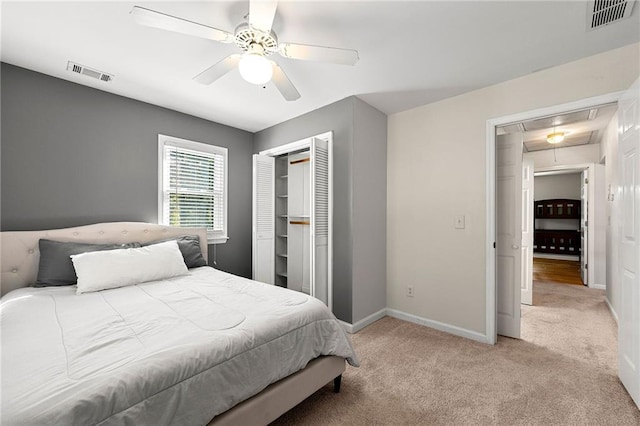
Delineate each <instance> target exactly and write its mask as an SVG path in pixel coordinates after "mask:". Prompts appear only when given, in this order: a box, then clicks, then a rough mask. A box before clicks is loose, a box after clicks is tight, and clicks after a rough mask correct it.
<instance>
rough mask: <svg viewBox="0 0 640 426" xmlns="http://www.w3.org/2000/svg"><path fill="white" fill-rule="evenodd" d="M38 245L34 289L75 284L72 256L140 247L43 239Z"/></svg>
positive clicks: (138, 244)
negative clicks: (36, 277)
mask: <svg viewBox="0 0 640 426" xmlns="http://www.w3.org/2000/svg"><path fill="white" fill-rule="evenodd" d="M38 245H39V247H40V265H39V267H38V279H37V280H36V283H35V284H34V285H33V286H34V287H51V286H63V285H74V284H76V283H77V281H78V277H77V276H76V271H75V269H74V268H73V263H72V262H71V255H72V254H80V253H86V252H89V251H102V250H115V249H122V248H131V247H140V243H129V244H87V243H74V242H62V241H53V240H45V239H41V240H40V241H38Z"/></svg>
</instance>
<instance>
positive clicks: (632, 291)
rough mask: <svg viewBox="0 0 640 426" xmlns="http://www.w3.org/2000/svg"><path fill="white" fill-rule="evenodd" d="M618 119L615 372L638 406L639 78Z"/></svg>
mask: <svg viewBox="0 0 640 426" xmlns="http://www.w3.org/2000/svg"><path fill="white" fill-rule="evenodd" d="M618 120H619V129H620V130H619V133H618V138H619V139H618V176H620V179H619V180H620V184H619V185H620V187H619V189H618V192H619V194H620V198H619V199H620V207H619V212H620V213H619V217H620V222H619V225H620V231H619V234H618V235H619V237H618V238H619V252H618V257H619V262H620V266H619V267H620V270H619V271H620V272H619V277H620V282H621V297H620V300H621V305H622V306H621V307H620V310H619V313H618V315H619V317H618V370H619V371H618V374H619V376H620V380H621V381H622V383H623V384H624V387H625V388H626V389H627V391H628V392H629V394H630V395H631V398H633V400H634V401H635V403H636V404H637V405H638V406H639V407H640V79H638V80H636V82H635V83H634V84H633V85H632V86H631V88H630V89H629V90H628V91H627V92H626V93H625V94H624V95H623V96H622V98H621V99H620V101H619V106H618Z"/></svg>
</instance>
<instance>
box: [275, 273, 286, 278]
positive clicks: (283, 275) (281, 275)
mask: <svg viewBox="0 0 640 426" xmlns="http://www.w3.org/2000/svg"><path fill="white" fill-rule="evenodd" d="M276 275H277V276H279V277H282V278H287V274H285V273H284V272H283V273H277V274H276Z"/></svg>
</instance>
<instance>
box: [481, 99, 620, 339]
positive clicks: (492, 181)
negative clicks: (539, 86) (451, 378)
mask: <svg viewBox="0 0 640 426" xmlns="http://www.w3.org/2000/svg"><path fill="white" fill-rule="evenodd" d="M621 94H622V93H620V92H617V93H610V94H607V95H603V96H597V97H593V98H587V99H583V100H580V101H576V102H572V103H568V104H563V105H556V106H553V107H548V108H543V109H539V110H535V111H529V112H525V113H520V114H514V115H510V116H506V117H501V118H498V119H494V120H489V121H488V122H487V164H488V169H487V180H486V185H487V194H488V197H487V201H488V202H487V224H486V229H487V240H486V244H487V277H486V282H487V288H486V290H487V300H486V304H487V318H486V321H487V323H486V329H487V340H488V342H489V343H495V342H496V340H497V332H498V321H497V320H498V317H499V312H498V309H499V304H498V298H497V296H498V293H497V286H496V282H497V281H496V278H497V276H498V274H499V272H498V270H499V265H497V263H498V262H497V251H496V250H494V249H495V248H496V245H495V241H496V236H497V226H498V222H497V221H496V217H497V212H496V199H497V197H496V195H497V186H498V185H497V183H496V182H497V176H498V173H499V171H498V170H497V167H496V164H497V160H496V154H497V151H498V149H497V144H496V141H497V128H499V127H502V126H507V125H513V124H514V123H520V122H524V121H528V120H535V119H539V117H554V116H556V115H559V114H566V113H567V111H582V110H585V109H589V108H593V107H597V106H601V105H607V104H615V103H616V102H617V100H618V99H619V97H620V96H621ZM557 151H561V150H557ZM535 155H536V156H547V157H548V156H549V155H553V156H554V157H552V158H553V160H556V161H553V160H552V161H551V162H548V163H547V164H545V165H544V166H543V167H542V169H541V171H545V170H546V171H552V170H562V169H563V168H564V169H567V168H568V166H560V165H558V160H562V156H563V153H562V152H556V150H553V151H552V152H551V153H549V152H547V153H539V154H535ZM575 163H576V162H575V161H574V165H573V166H572V167H574V168H575V167H576V166H579V167H580V166H582V167H583V168H589V167H591V166H592V164H589V163H584V164H575ZM520 188H521V186H520ZM518 210H520V208H519V209H518ZM520 244H521V241H518V242H517V243H516V242H514V243H513V244H511V247H512V248H513V249H514V250H519V249H520ZM517 283H518V288H517V289H513V291H512V295H513V300H512V302H514V306H519V305H520V294H519V293H520V291H519V290H520V288H519V287H520V280H518V281H517ZM516 290H517V291H516ZM507 319H508V320H509V319H510V320H512V321H513V322H514V323H515V322H517V330H516V333H514V334H515V336H514V337H519V329H520V324H519V322H520V309H513V310H512V314H511V317H510V318H507Z"/></svg>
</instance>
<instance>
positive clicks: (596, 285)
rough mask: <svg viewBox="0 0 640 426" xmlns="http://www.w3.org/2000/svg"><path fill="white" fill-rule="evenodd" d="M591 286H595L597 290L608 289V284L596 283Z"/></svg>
mask: <svg viewBox="0 0 640 426" xmlns="http://www.w3.org/2000/svg"><path fill="white" fill-rule="evenodd" d="M589 288H595V289H596V290H606V289H607V286H606V285H604V284H594V285H590V286H589Z"/></svg>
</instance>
